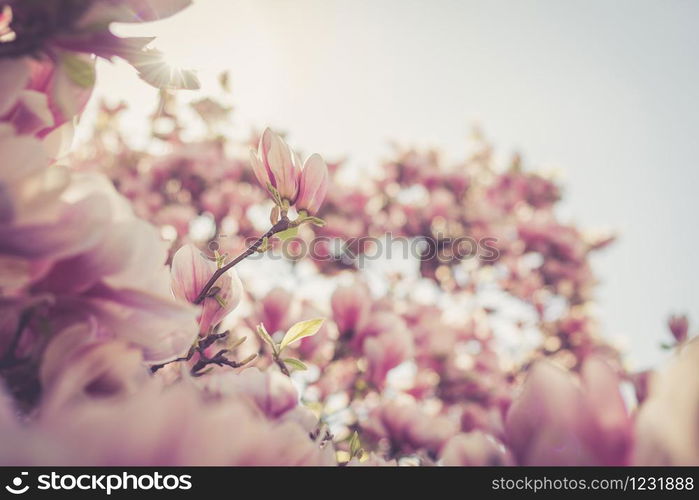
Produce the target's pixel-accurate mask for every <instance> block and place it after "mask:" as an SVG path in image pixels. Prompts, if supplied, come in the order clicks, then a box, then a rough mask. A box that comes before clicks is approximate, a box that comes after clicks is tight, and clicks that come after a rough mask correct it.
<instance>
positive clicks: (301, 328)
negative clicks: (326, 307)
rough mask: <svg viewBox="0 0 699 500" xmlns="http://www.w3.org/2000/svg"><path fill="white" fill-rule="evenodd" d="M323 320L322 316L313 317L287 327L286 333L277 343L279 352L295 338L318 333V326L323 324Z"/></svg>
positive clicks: (295, 339)
mask: <svg viewBox="0 0 699 500" xmlns="http://www.w3.org/2000/svg"><path fill="white" fill-rule="evenodd" d="M323 321H325V320H324V319H323V318H315V319H309V320H307V321H301V322H299V323H296V324H295V325H294V326H292V327H291V328H289V330H288V331H287V332H286V335H284V338H283V339H282V342H281V344H279V352H281V351H283V350H284V348H285V347H287V346H288V345H289V344H291V343H293V342H296V341H297V340H300V339H302V338H304V337H310V336H311V335H315V334H316V333H318V330H320V327H321V326H323Z"/></svg>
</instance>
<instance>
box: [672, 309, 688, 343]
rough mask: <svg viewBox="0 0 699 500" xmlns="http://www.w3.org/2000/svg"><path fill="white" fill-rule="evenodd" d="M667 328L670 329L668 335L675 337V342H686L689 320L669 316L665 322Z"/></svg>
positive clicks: (682, 317) (685, 317)
mask: <svg viewBox="0 0 699 500" xmlns="http://www.w3.org/2000/svg"><path fill="white" fill-rule="evenodd" d="M667 324H668V328H670V333H672V336H673V337H675V340H676V341H677V342H684V341H685V340H687V332H688V330H689V320H688V319H687V316H684V315H682V316H670V318H669V319H668V321H667Z"/></svg>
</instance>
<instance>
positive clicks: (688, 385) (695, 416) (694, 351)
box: [633, 340, 699, 465]
mask: <svg viewBox="0 0 699 500" xmlns="http://www.w3.org/2000/svg"><path fill="white" fill-rule="evenodd" d="M698 369H699V341H697V340H692V341H690V342H688V343H687V344H685V346H684V348H682V350H681V352H680V353H679V355H678V356H677V358H675V359H674V360H673V361H672V362H671V363H670V364H669V365H668V366H667V367H666V368H664V369H663V370H661V371H659V372H657V373H656V374H654V376H652V378H651V380H650V388H649V391H648V398H647V399H646V400H645V402H644V403H643V404H642V405H641V408H640V411H639V413H638V416H637V418H636V425H635V431H636V432H635V434H636V443H635V446H634V450H633V463H634V464H635V465H696V464H699V377H698V376H697V370H698Z"/></svg>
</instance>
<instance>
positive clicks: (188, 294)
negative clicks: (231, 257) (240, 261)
mask: <svg viewBox="0 0 699 500" xmlns="http://www.w3.org/2000/svg"><path fill="white" fill-rule="evenodd" d="M216 269H217V267H216V263H215V262H214V261H212V260H209V259H207V258H206V257H204V256H203V255H202V253H201V252H200V251H199V250H198V249H197V247H195V246H194V245H191V244H188V245H184V246H182V247H181V248H180V249H179V250H177V252H176V253H175V255H174V257H173V258H172V268H171V276H172V292H173V293H174V294H175V297H177V298H179V299H182V300H187V301H189V302H192V303H194V301H195V300H196V298H197V297H198V296H199V293H200V292H201V291H202V289H203V288H204V286H205V285H206V283H207V282H208V281H209V279H211V277H212V276H213V274H214V273H215V272H216ZM212 290H216V291H215V293H213V294H212V295H211V296H208V297H206V298H205V299H204V301H203V303H202V312H201V316H200V317H199V332H200V333H201V334H202V335H206V334H207V333H208V332H209V330H210V329H211V328H212V327H214V326H216V325H217V324H219V323H220V322H221V320H222V319H223V318H225V317H226V315H228V313H230V312H231V311H232V310H233V309H235V308H236V307H238V304H239V303H240V299H241V297H242V295H243V284H242V283H241V282H240V278H238V274H237V273H236V272H235V270H234V269H230V270H228V271H226V272H225V273H224V274H223V275H221V276H220V277H219V278H218V279H217V280H216V283H215V284H214V286H213V287H212Z"/></svg>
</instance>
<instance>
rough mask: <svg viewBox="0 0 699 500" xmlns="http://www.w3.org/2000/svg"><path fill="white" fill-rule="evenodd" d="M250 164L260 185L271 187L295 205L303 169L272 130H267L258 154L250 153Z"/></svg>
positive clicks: (261, 139)
mask: <svg viewBox="0 0 699 500" xmlns="http://www.w3.org/2000/svg"><path fill="white" fill-rule="evenodd" d="M250 162H251V164H252V169H253V172H254V173H255V177H257V181H258V182H259V183H260V185H261V186H262V187H264V188H267V185H268V184H269V185H271V186H272V187H274V188H275V189H276V190H277V191H278V192H279V195H280V196H281V197H282V199H285V200H287V201H288V202H289V204H291V205H293V203H294V202H295V201H296V196H297V195H298V190H299V177H300V175H301V167H300V165H299V161H298V157H296V155H295V154H294V152H293V151H291V148H289V146H288V145H287V144H286V142H284V140H283V139H282V138H281V137H279V136H278V135H277V134H275V133H274V132H272V130H271V129H269V128H267V129H265V131H264V132H263V134H262V137H261V138H260V144H259V146H258V148H257V152H254V151H252V150H251V151H250Z"/></svg>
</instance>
